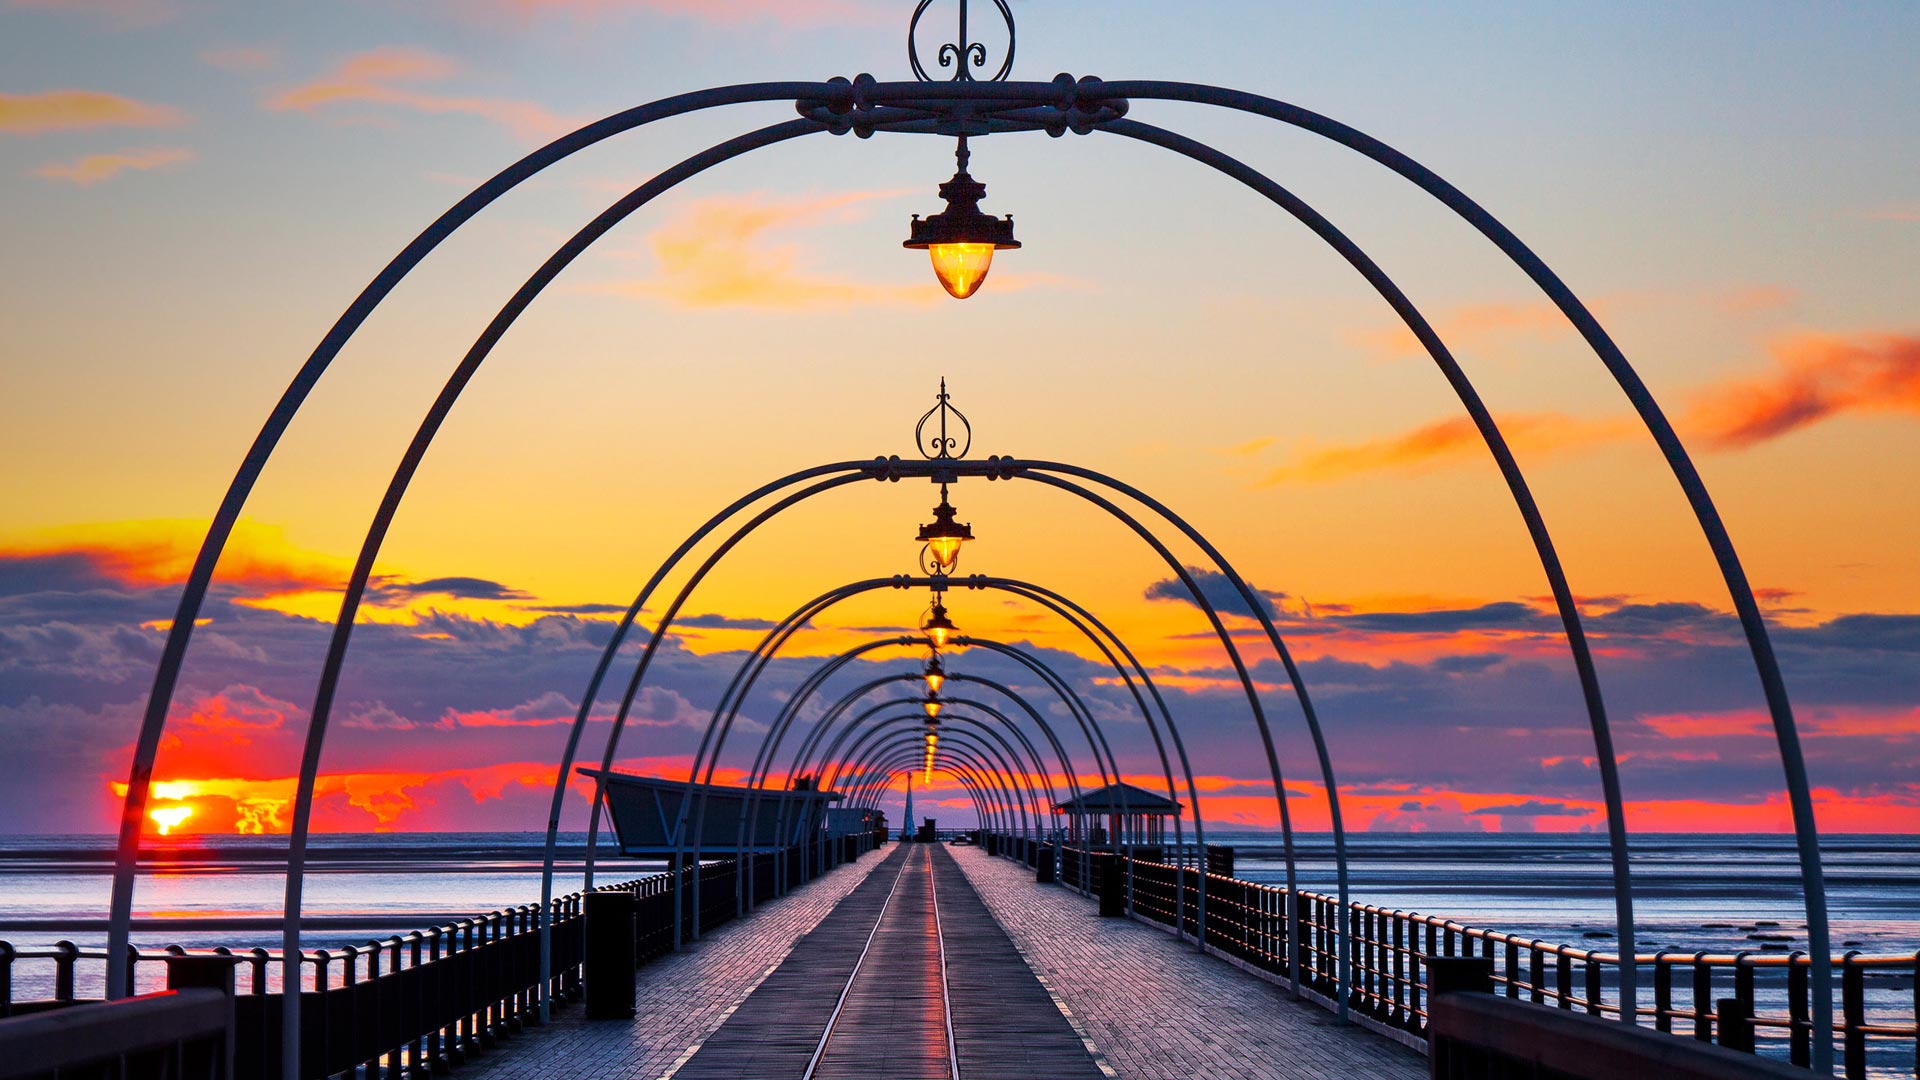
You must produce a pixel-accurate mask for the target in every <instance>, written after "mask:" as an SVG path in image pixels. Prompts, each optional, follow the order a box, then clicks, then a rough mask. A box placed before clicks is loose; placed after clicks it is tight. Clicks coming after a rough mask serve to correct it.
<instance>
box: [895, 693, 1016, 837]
mask: <svg viewBox="0 0 1920 1080" xmlns="http://www.w3.org/2000/svg"><path fill="white" fill-rule="evenodd" d="M904 719H909V720H910V719H912V718H911V717H905V718H904ZM894 751H898V752H901V753H904V754H906V755H908V756H909V757H911V756H912V755H913V754H915V753H918V751H917V750H915V749H914V746H913V743H912V741H911V736H906V737H905V738H903V739H902V740H900V741H896V742H895V743H894V744H893V745H892V746H890V747H886V748H884V749H883V750H882V751H881V752H886V753H891V752H894ZM947 756H948V759H949V761H958V762H965V763H967V764H968V765H970V766H972V767H973V768H974V769H975V770H977V773H978V775H979V776H980V777H982V778H986V777H994V778H995V780H996V781H997V779H998V773H999V770H998V769H996V768H994V767H992V766H989V765H987V764H986V763H985V762H984V761H983V760H981V759H980V758H979V757H978V756H977V755H976V753H975V752H973V751H971V750H968V749H967V748H966V747H964V746H955V747H951V748H949V750H948V753H947ZM982 787H983V788H986V789H988V790H990V791H992V792H993V795H992V798H991V799H989V800H988V801H989V802H990V803H992V804H993V805H994V806H995V807H996V810H997V814H996V816H997V819H998V820H997V822H996V824H999V825H1001V826H1002V827H1005V826H1006V825H1007V824H1008V823H1009V822H1010V821H1011V813H1010V812H1009V800H1008V797H1007V794H1006V787H1005V786H1004V785H1002V784H1000V783H998V782H994V783H983V784H982ZM987 827H988V828H994V827H995V825H994V824H989V825H988V826H987ZM1009 831H1011V830H1010V829H1009Z"/></svg>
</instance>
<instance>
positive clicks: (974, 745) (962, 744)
mask: <svg viewBox="0 0 1920 1080" xmlns="http://www.w3.org/2000/svg"><path fill="white" fill-rule="evenodd" d="M895 704H902V703H901V702H895ZM922 719H923V718H922V717H917V716H913V715H911V714H906V715H901V716H896V717H893V718H891V719H887V720H882V721H879V722H878V723H876V724H874V725H872V726H870V727H869V728H868V729H867V730H866V732H864V733H863V734H862V735H861V736H860V740H859V741H858V742H857V743H856V745H855V746H853V747H850V748H849V749H848V752H847V757H848V758H849V759H851V758H853V757H854V756H856V755H857V754H858V753H859V752H860V748H861V747H862V746H864V745H866V743H867V741H868V740H870V739H878V740H880V741H879V742H876V743H874V749H875V752H880V748H882V747H905V748H908V749H909V750H911V749H913V748H914V747H917V746H920V745H921V743H920V735H919V733H918V732H915V731H912V730H910V729H902V730H895V731H893V732H888V731H887V729H888V728H889V727H897V725H900V724H918V723H920V722H921V720H922ZM952 735H953V738H954V746H953V747H951V748H949V752H950V753H952V754H953V755H954V756H955V757H956V758H959V759H961V760H966V759H967V755H968V754H969V753H972V754H975V755H979V758H978V760H979V761H980V763H981V764H982V765H986V763H987V762H988V761H989V760H991V761H992V762H994V764H993V765H992V766H990V767H988V771H990V772H995V773H997V775H998V778H999V779H1000V780H1002V781H1004V783H1002V784H1001V785H1000V792H1001V796H1002V798H1003V800H1004V801H1003V802H1002V803H1001V809H1002V811H1003V814H1002V818H1001V820H1002V821H1003V822H1004V823H1005V824H1006V826H1007V829H1006V831H1007V832H1009V833H1013V832H1015V831H1016V830H1015V828H1014V822H1015V820H1016V819H1015V815H1014V811H1015V810H1018V811H1019V815H1018V821H1019V822H1020V826H1021V828H1020V829H1019V830H1018V831H1019V832H1021V833H1024V832H1025V824H1026V820H1027V818H1026V810H1025V807H1024V805H1022V804H1023V803H1024V802H1025V801H1026V800H1025V799H1024V798H1023V796H1022V795H1021V794H1020V791H1019V788H1020V785H1019V783H1018V781H1017V780H1016V778H1015V777H1014V775H1013V773H1012V772H1011V771H1010V767H1009V765H1008V763H1007V762H1004V761H1000V760H999V758H998V755H997V754H995V753H994V752H992V751H991V750H990V749H989V748H988V747H987V746H986V745H985V744H983V743H981V742H979V741H978V740H976V739H975V738H973V736H971V735H969V734H967V733H965V732H960V731H955V732H953V733H952ZM889 740H893V741H892V742H889ZM945 741H946V737H945V736H942V738H941V742H943V743H944V742H945ZM939 753H940V751H939V750H938V749H935V751H934V754H935V756H936V757H937V756H938V755H939ZM835 775H836V776H838V770H837V769H836V772H835Z"/></svg>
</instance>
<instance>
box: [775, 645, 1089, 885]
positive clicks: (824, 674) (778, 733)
mask: <svg viewBox="0 0 1920 1080" xmlns="http://www.w3.org/2000/svg"><path fill="white" fill-rule="evenodd" d="M903 642H904V643H907V644H917V643H918V642H917V639H914V638H891V639H882V640H880V641H875V642H868V643H865V644H862V645H858V646H855V647H853V648H851V649H848V650H847V651H845V652H843V653H841V654H840V655H839V656H837V657H835V658H833V659H832V660H830V661H829V662H828V663H826V664H823V665H821V666H820V667H818V668H815V669H814V671H813V672H812V673H810V674H809V675H808V677H807V680H806V681H805V682H803V683H802V684H801V687H800V689H798V690H797V691H795V693H794V694H793V695H792V696H791V697H789V698H788V699H787V701H786V703H785V704H784V705H782V707H781V711H780V714H779V715H778V716H776V717H775V718H774V722H773V724H772V725H771V726H770V728H769V730H768V732H767V737H766V738H765V739H763V740H761V746H760V751H759V754H758V755H757V756H756V758H755V761H754V766H753V768H752V769H751V770H750V771H749V772H748V774H747V783H748V785H749V786H752V787H754V788H755V791H754V794H753V795H752V796H750V797H749V798H748V799H747V810H746V813H745V814H744V815H743V817H742V820H741V831H740V834H739V835H740V839H739V846H740V850H742V851H744V849H745V845H746V837H747V836H748V835H749V834H750V833H751V832H752V830H753V829H754V828H755V826H756V825H757V822H758V820H759V813H760V807H761V799H760V795H759V793H760V791H761V790H764V789H765V788H766V785H767V779H768V777H769V776H770V775H771V769H772V766H773V759H774V757H775V755H777V754H778V752H779V744H780V742H781V741H783V740H784V739H785V737H786V733H787V731H788V730H789V725H790V724H791V723H792V721H793V720H794V719H796V718H797V714H798V711H799V708H800V706H801V705H803V704H804V703H805V702H806V700H807V699H808V698H809V697H811V695H812V693H813V691H814V689H815V688H817V687H818V686H819V685H821V684H822V683H824V682H825V680H826V678H829V677H831V675H832V674H833V673H834V672H836V671H838V670H839V669H840V668H841V667H844V666H845V665H846V664H848V663H850V662H852V661H853V660H854V659H856V658H858V657H859V656H861V655H864V654H865V653H867V652H870V651H872V650H874V649H876V648H882V647H887V646H889V645H895V644H899V643H903ZM1042 666H1043V667H1044V665H1042ZM893 678H896V679H904V678H918V677H917V676H910V675H909V676H894V677H893ZM881 685H884V683H883V682H881V681H879V680H875V681H874V682H870V683H868V684H866V686H864V687H862V688H860V689H859V690H857V691H854V692H851V693H850V694H849V695H848V696H847V697H846V698H844V699H843V700H846V701H849V702H850V701H853V700H858V699H859V698H861V697H864V696H865V695H866V694H867V693H869V692H871V690H872V689H874V688H877V687H878V686H881ZM842 707H845V706H840V705H838V704H836V706H835V709H837V708H842ZM835 709H829V710H828V712H827V713H826V714H825V715H824V716H823V717H822V718H821V719H820V720H819V721H818V722H816V723H815V724H814V725H813V726H812V728H811V729H810V730H809V733H808V736H807V738H808V740H811V739H812V738H813V737H814V735H815V734H817V733H820V732H822V731H824V729H825V727H826V726H827V725H830V724H831V723H832V721H833V719H834V716H835V715H836V713H835ZM994 714H995V715H996V716H998V717H999V718H1000V719H1001V720H1002V721H1004V722H1005V723H1006V724H1007V725H1008V726H1009V727H1010V728H1012V730H1013V732H1014V734H1015V735H1016V736H1017V737H1018V738H1019V739H1020V740H1021V742H1023V743H1026V744H1027V747H1028V752H1029V756H1031V757H1033V758H1034V759H1035V760H1036V761H1037V760H1039V756H1040V755H1039V754H1038V752H1037V751H1036V750H1035V749H1034V748H1033V746H1032V743H1031V742H1030V741H1029V740H1028V739H1027V737H1026V733H1025V732H1023V731H1021V730H1020V729H1019V727H1018V726H1015V725H1013V723H1012V721H1011V720H1010V719H1008V718H1006V717H1005V716H1004V715H1003V714H999V713H998V712H997V711H995V713H994ZM1040 731H1041V733H1042V734H1043V735H1044V736H1045V737H1046V739H1047V740H1048V741H1049V742H1050V743H1051V744H1052V745H1053V749H1054V753H1055V756H1056V757H1058V758H1059V761H1060V768H1061V770H1062V771H1063V772H1065V773H1067V780H1068V783H1069V784H1070V785H1071V786H1072V789H1073V792H1074V795H1075V796H1076V797H1077V796H1078V795H1079V783H1078V781H1077V779H1076V778H1075V777H1074V776H1073V775H1072V773H1071V769H1072V759H1071V758H1070V757H1069V756H1068V755H1067V752H1066V748H1065V747H1064V746H1063V745H1061V743H1060V740H1059V738H1058V737H1057V736H1055V735H1054V733H1053V728H1052V726H1051V725H1049V724H1047V723H1046V722H1045V721H1044V720H1042V721H1041V722H1040ZM806 745H807V743H805V742H803V743H802V747H801V751H804V749H805V747H806ZM801 751H796V753H795V758H796V760H797V759H798V757H799V755H800V753H801ZM795 775H797V772H796V769H795V768H793V767H789V769H788V770H787V778H788V781H789V783H790V782H791V781H792V778H793V777H794V776H795ZM1048 786H1049V788H1051V786H1052V784H1051V782H1049V784H1048ZM784 809H785V804H784V803H783V804H782V810H784ZM780 820H781V822H782V823H783V825H782V828H784V822H785V820H786V817H785V814H784V813H782V814H781V818H780ZM783 835H784V834H783Z"/></svg>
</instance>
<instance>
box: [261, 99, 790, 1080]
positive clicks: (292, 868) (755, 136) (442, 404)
mask: <svg viewBox="0 0 1920 1080" xmlns="http://www.w3.org/2000/svg"><path fill="white" fill-rule="evenodd" d="M817 130H819V129H818V128H817V127H816V126H815V125H814V124H812V123H811V122H808V121H793V120H789V121H786V122H785V123H781V124H775V125H772V126H770V127H765V128H761V129H759V130H757V131H754V132H750V133H748V134H746V135H743V136H738V137H735V138H733V139H729V140H727V141H725V142H722V143H718V144H715V146H713V147H712V148H710V149H708V150H705V151H702V152H701V153H699V154H696V155H694V156H692V157H689V158H687V159H686V160H684V161H682V162H681V163H680V164H678V165H676V166H674V167H672V168H670V169H667V170H665V171H663V172H662V173H660V174H659V175H658V176H656V177H655V178H654V179H652V180H649V181H647V182H646V183H645V184H642V185H641V186H640V187H638V188H635V189H634V190H633V191H632V192H630V193H628V194H627V195H626V196H624V197H622V198H621V199H620V200H618V201H616V202H615V203H614V204H613V205H612V206H610V207H609V208H608V209H607V210H605V211H603V212H602V213H601V214H600V215H599V216H598V217H596V218H595V219H594V220H593V221H592V222H590V223H589V224H588V225H587V226H586V227H585V228H583V229H581V230H580V231H579V232H578V233H576V234H574V236H573V238H572V239H570V240H569V241H568V242H567V243H566V244H565V245H563V246H562V247H561V248H560V249H559V250H557V251H556V252H554V254H553V255H552V256H550V257H549V258H548V259H547V261H546V262H544V263H542V264H541V266H540V268H539V269H538V270H536V271H535V272H534V274H533V275H532V276H531V277H530V278H528V279H527V282H526V283H525V284H523V285H522V286H521V287H520V289H519V290H518V291H517V292H516V293H515V294H514V296H513V298H512V299H511V300H509V301H508V303H507V305H506V306H505V307H503V308H502V309H501V311H500V313H499V314H497V315H496V316H495V317H494V319H493V321H492V322H491V323H490V324H489V325H488V327H487V329H486V330H485V331H484V332H483V333H482V334H481V336H480V338H479V339H478V340H477V341H476V342H475V343H474V345H473V347H472V348H471V349H470V350H469V351H468V353H467V355H466V357H464V358H463V359H462V360H461V362H460V364H459V366H458V367H456V368H455V370H454V373H453V374H452V375H451V376H449V377H448V380H447V383H446V385H445V387H443V388H442V390H441V391H440V394H439V396H438V397H436V398H435V400H434V403H433V406H432V408H430V409H429V410H428V413H427V416H426V418H425V419H424V420H422V421H421V424H420V427H419V430H418V431H417V432H416V433H415V435H414V438H413V441H412V442H411V443H410V444H409V445H408V447H407V451H406V453H405V455H403V457H402V458H401V462H400V465H399V467H398V468H397V469H396V470H395V471H394V475H393V479H392V480H391V481H390V482H389V484H388V487H387V491H386V494H385V495H384V496H383V497H382V499H381V502H380V507H379V510H378V511H376V513H375V515H374V520H373V523H372V524H371V525H370V526H369V527H368V530H367V536H366V540H365V542H364V543H363V544H362V546H361V550H360V555H359V558H358V559H357V560H356V561H355V563H354V568H353V573H352V576H351V577H350V579H349V581H348V583H347V587H346V589H345V592H344V593H343V595H342V597H341V601H340V616H339V618H338V620H337V621H336V622H335V624H334V630H333V635H332V638H331V640H330V641H329V643H328V646H327V656H326V661H325V663H324V665H323V667H322V673H321V677H320V682H319V687H318V689H317V690H316V692H315V696H314V704H313V709H312V711H311V712H310V713H309V714H308V718H307V736H306V744H305V748H304V750H303V752H302V754H301V759H300V776H299V780H298V782H297V786H296V791H295V796H294V805H293V819H292V826H291V829H290V831H289V835H288V845H287V877H286V903H285V907H284V911H283V924H284V929H283V932H282V944H281V952H282V961H281V962H282V965H283V968H284V970H283V973H282V979H283V981H284V982H285V984H287V985H298V983H299V978H300V966H301V954H300V909H301V893H302V889H303V886H304V876H305V864H306V841H307V831H308V826H309V824H310V821H311V815H312V810H313V788H314V784H315V780H316V778H317V776H318V774H319V769H320V754H321V751H322V749H323V747H324V746H325V743H326V731H327V722H328V719H329V715H330V713H331V711H332V707H333V696H334V692H335V688H336V686H337V685H338V681H339V676H340V670H341V668H342V666H343V665H344V663H345V660H346V650H347V644H348V641H349V640H350V638H351V636H352V633H353V625H354V615H355V613H356V611H357V610H358V607H359V603H360V598H361V596H362V594H363V593H364V592H365V589H366V586H367V582H368V579H369V578H371V577H372V574H373V564H374V560H375V559H376V558H377V557H378V555H379V551H380V547H381V543H382V542H383V541H384V540H385V538H386V532H387V529H388V527H389V525H390V524H391V523H392V520H393V518H394V516H395V515H396V514H397V513H398V511H399V508H400V500H401V498H402V497H403V496H404V495H405V493H406V489H407V486H408V484H409V483H410V482H411V480H412V478H413V475H414V473H415V471H416V470H417V469H418V467H419V464H420V462H421V461H422V460H423V459H424V458H425V456H426V452H427V449H428V447H429V446H431V445H432V442H433V438H434V435H435V434H436V433H437V432H438V430H439V427H440V425H441V423H442V422H443V421H444V420H445V418H446V417H447V415H448V414H449V413H450V412H451V411H452V409H453V405H454V403H455V402H456V401H457V400H458V399H459V396H460V393H461V391H462V390H463V389H464V388H465V387H466V385H467V383H468V382H469V381H470V380H471V379H472V377H473V375H474V373H475V372H476V371H478V370H479V367H480V364H481V362H482V361H483V360H484V359H485V358H486V356H487V355H488V354H489V353H490V352H491V351H492V348H493V345H494V344H495V343H496V342H497V341H498V340H499V338H500V337H501V335H503V334H505V332H506V330H507V328H508V327H509V326H511V325H512V323H513V321H514V319H515V317H517V315H518V314H519V312H520V311H521V310H523V309H524V308H525V306H526V305H527V304H530V303H532V301H533V298H534V297H535V296H537V295H538V294H539V293H540V291H541V290H542V289H543V288H544V287H545V286H546V284H547V282H549V281H551V280H553V279H554V278H555V277H557V276H558V275H559V273H560V271H561V270H563V269H565V268H566V267H567V266H568V265H569V264H571V263H572V262H573V260H574V259H575V258H576V257H577V256H578V255H579V254H580V253H581V252H583V251H585V250H586V249H587V247H588V246H590V245H591V244H592V243H593V242H594V241H595V240H597V239H598V238H599V237H600V236H602V235H604V234H605V233H606V232H607V231H608V230H610V229H612V228H613V226H614V225H615V224H617V223H619V222H620V221H621V220H623V219H625V218H626V217H627V216H628V215H630V214H631V213H633V212H634V211H635V210H638V209H639V208H640V207H642V206H645V205H646V204H647V203H648V202H650V201H652V199H654V198H655V197H656V196H657V195H659V194H660V193H662V192H665V191H668V190H671V189H672V188H673V187H674V186H675V185H677V184H679V183H680V182H682V181H683V180H686V179H688V178H690V177H692V176H695V175H698V174H699V173H701V172H704V171H705V170H707V169H709V168H712V167H713V166H715V165H719V164H721V163H723V162H726V161H728V160H731V159H732V158H735V157H738V156H740V155H742V154H745V153H749V152H751V151H753V150H755V149H758V148H760V147H763V146H769V145H772V144H774V143H777V142H782V141H785V140H787V139H791V138H796V137H798V136H801V135H807V134H811V133H813V132H815V131H817ZM283 997H284V999H285V1008H284V1010H283V1017H282V1024H283V1030H284V1031H285V1032H286V1035H285V1036H284V1037H283V1039H282V1057H283V1060H282V1068H283V1070H285V1071H288V1072H289V1073H291V1072H292V1071H293V1070H295V1069H297V1067H298V1062H299V1057H298V1055H299V1025H300V1018H299V1010H300V999H299V995H298V994H286V995H283Z"/></svg>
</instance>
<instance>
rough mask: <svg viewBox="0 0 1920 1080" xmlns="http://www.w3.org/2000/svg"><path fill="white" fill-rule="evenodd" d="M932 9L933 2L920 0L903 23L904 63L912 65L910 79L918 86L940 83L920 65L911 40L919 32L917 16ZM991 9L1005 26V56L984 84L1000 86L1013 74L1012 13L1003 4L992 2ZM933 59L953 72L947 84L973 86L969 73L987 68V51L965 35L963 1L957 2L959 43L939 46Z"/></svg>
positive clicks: (916, 47) (1000, 0) (1004, 1)
mask: <svg viewBox="0 0 1920 1080" xmlns="http://www.w3.org/2000/svg"><path fill="white" fill-rule="evenodd" d="M932 5H933V0H920V2H919V3H918V4H915V5H914V8H913V19H912V20H911V21H909V22H908V23H907V62H908V63H909V64H912V65H913V77H914V78H916V79H918V80H920V81H921V82H939V81H940V80H938V79H935V78H934V77H933V76H932V75H931V74H930V73H928V71H927V68H926V65H924V64H922V63H921V62H920V46H919V44H918V42H916V41H915V38H914V33H915V31H917V30H918V29H919V28H920V16H922V15H924V14H926V11H927V8H929V7H931V6H932ZM993 6H994V7H995V8H998V9H999V11H1000V18H1001V20H1002V21H1004V22H1005V23H1006V24H1007V55H1006V56H1005V57H1004V58H1002V59H1001V61H1000V69H999V70H998V71H996V72H994V73H993V76H992V77H991V78H989V79H988V80H986V81H988V82H1002V81H1004V80H1005V79H1006V77H1007V74H1008V73H1009V72H1011V71H1012V70H1013V39H1014V31H1013V9H1012V8H1010V7H1008V6H1007V0H993ZM935 57H936V58H937V59H938V60H939V62H940V66H941V67H942V68H953V69H954V70H953V75H952V77H951V78H949V79H948V80H947V81H949V82H976V81H978V80H976V79H975V78H974V77H973V71H972V69H973V68H985V67H986V66H987V47H986V46H985V45H983V44H981V43H980V42H978V41H973V40H971V38H970V36H969V34H968V27H967V0H960V35H959V40H957V41H949V42H947V43H946V44H944V45H942V46H940V51H939V52H938V53H936V54H935Z"/></svg>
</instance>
